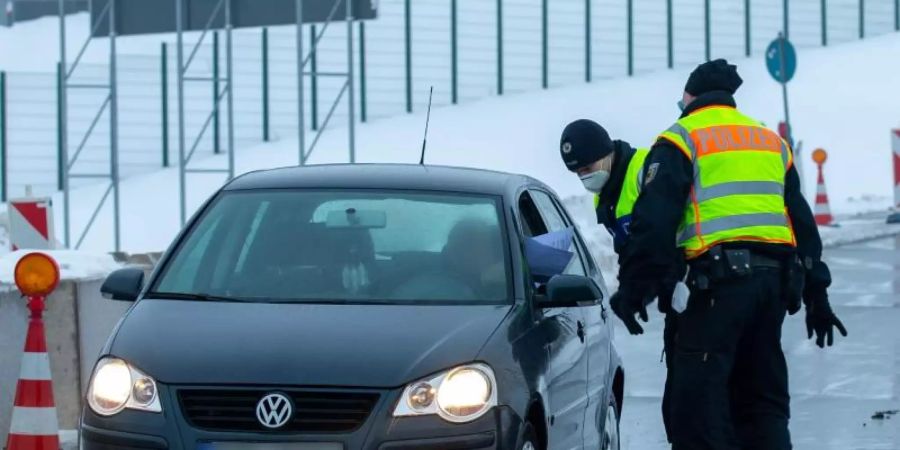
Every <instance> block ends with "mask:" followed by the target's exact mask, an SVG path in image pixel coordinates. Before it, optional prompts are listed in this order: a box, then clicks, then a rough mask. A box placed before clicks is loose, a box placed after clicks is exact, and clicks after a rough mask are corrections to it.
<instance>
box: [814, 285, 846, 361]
mask: <svg viewBox="0 0 900 450" xmlns="http://www.w3.org/2000/svg"><path fill="white" fill-rule="evenodd" d="M803 297H804V298H803V300H804V301H805V303H806V334H807V338H808V339H812V337H813V333H815V335H816V345H818V346H819V347H820V348H825V344H826V341H827V343H828V346H829V347H831V346H832V345H834V328H837V329H838V331H839V332H840V333H841V335H842V336H844V337H846V336H847V329H846V328H844V324H843V323H841V320H840V319H838V318H837V316H836V315H834V311H832V310H831V304H830V303H829V302H828V292H827V291H826V289H825V288H820V289H807V290H806V292H805V293H804V296H803Z"/></svg>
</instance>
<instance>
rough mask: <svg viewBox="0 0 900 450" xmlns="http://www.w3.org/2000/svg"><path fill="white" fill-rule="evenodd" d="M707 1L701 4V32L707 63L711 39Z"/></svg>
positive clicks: (710, 49)
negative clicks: (702, 21) (702, 33)
mask: <svg viewBox="0 0 900 450" xmlns="http://www.w3.org/2000/svg"><path fill="white" fill-rule="evenodd" d="M709 1H710V0H705V1H704V2H703V20H704V24H703V32H704V40H705V42H706V60H707V61H709V60H710V59H711V58H710V56H711V55H712V38H711V30H710V24H709V22H710V17H709V16H710V10H709V8H710V7H709Z"/></svg>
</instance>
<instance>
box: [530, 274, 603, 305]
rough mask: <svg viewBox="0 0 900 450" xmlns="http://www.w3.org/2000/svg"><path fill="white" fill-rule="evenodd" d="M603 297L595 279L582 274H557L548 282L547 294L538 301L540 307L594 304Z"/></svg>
mask: <svg viewBox="0 0 900 450" xmlns="http://www.w3.org/2000/svg"><path fill="white" fill-rule="evenodd" d="M602 298H603V292H601V291H600V288H598V287H597V284H596V283H594V280H592V279H590V278H588V277H584V276H580V275H556V276H554V277H553V278H551V279H550V281H549V282H548V283H547V294H546V295H545V296H544V298H543V299H542V300H541V301H539V302H538V307H540V308H573V307H578V306H594V305H597V304H598V303H599V302H600V300H601V299H602Z"/></svg>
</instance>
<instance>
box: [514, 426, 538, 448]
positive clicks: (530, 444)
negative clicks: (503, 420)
mask: <svg viewBox="0 0 900 450" xmlns="http://www.w3.org/2000/svg"><path fill="white" fill-rule="evenodd" d="M519 450H541V443H540V442H538V439H537V433H536V432H535V431H534V425H532V424H531V422H525V426H524V427H523V429H522V442H521V444H519Z"/></svg>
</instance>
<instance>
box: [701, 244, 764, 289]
mask: <svg viewBox="0 0 900 450" xmlns="http://www.w3.org/2000/svg"><path fill="white" fill-rule="evenodd" d="M690 265H691V271H690V275H689V277H688V278H689V279H688V283H689V285H690V286H691V287H693V288H695V289H699V290H701V291H705V290H707V289H710V286H711V285H712V284H716V283H719V282H722V281H725V280H731V279H735V278H741V277H746V276H749V275H750V274H752V273H753V262H752V258H751V253H750V250H747V249H725V248H722V247H720V246H715V247H713V248H711V249H709V251H708V252H707V254H706V255H704V256H702V257H701V258H700V259H698V260H695V261H692V262H691V264H690Z"/></svg>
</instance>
